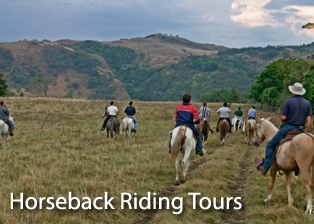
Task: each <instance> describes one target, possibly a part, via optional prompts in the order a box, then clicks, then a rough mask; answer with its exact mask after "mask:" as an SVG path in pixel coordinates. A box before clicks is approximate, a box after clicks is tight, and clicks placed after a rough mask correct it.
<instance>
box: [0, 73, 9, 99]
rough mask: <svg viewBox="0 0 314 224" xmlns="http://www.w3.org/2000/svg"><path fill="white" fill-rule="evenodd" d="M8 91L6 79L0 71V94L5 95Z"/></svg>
mask: <svg viewBox="0 0 314 224" xmlns="http://www.w3.org/2000/svg"><path fill="white" fill-rule="evenodd" d="M7 92H8V85H7V81H6V79H5V78H4V75H3V74H2V73H1V72H0V96H4V95H6V94H7Z"/></svg>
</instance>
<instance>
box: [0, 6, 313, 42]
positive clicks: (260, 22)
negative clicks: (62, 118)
mask: <svg viewBox="0 0 314 224" xmlns="http://www.w3.org/2000/svg"><path fill="white" fill-rule="evenodd" d="M308 22H314V0H0V42H14V41H19V40H24V39H26V40H33V39H36V40H44V39H46V40H50V41H56V40H60V39H71V40H96V41H114V40H120V39H131V38H137V37H146V36H148V35H151V34H156V33H162V34H167V35H173V36H175V35H178V36H180V37H182V38H185V39H188V40H190V41H194V42H197V43H204V44H215V45H222V46H226V47H233V48H242V47H265V46H267V45H272V46H277V45H302V44H309V43H312V42H314V29H311V30H308V29H301V27H302V25H304V24H306V23H308Z"/></svg>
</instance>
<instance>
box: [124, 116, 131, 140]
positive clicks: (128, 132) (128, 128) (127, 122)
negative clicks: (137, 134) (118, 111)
mask: <svg viewBox="0 0 314 224" xmlns="http://www.w3.org/2000/svg"><path fill="white" fill-rule="evenodd" d="M122 124H123V125H122V132H124V138H125V137H126V136H128V137H129V138H131V137H132V130H133V129H134V121H133V119H132V118H131V117H125V118H124V119H123V121H122Z"/></svg>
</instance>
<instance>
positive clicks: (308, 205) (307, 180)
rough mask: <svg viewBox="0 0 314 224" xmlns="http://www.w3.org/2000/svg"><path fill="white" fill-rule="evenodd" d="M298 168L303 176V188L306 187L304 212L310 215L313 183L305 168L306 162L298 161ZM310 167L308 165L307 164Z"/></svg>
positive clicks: (308, 171)
mask: <svg viewBox="0 0 314 224" xmlns="http://www.w3.org/2000/svg"><path fill="white" fill-rule="evenodd" d="M298 165H299V169H300V172H301V175H302V178H303V181H304V183H305V189H306V210H305V214H308V215H310V214H311V213H312V188H313V184H312V182H311V179H310V170H309V169H306V166H307V165H306V164H304V163H303V164H302V163H298ZM309 167H310V165H309Z"/></svg>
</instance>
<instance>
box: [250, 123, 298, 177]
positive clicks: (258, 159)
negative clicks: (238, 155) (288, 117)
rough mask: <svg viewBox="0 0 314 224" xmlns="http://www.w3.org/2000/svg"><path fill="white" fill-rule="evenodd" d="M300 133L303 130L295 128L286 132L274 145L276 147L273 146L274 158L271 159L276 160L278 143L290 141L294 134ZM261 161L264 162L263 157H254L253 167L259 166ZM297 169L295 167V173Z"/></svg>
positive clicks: (261, 163)
mask: <svg viewBox="0 0 314 224" xmlns="http://www.w3.org/2000/svg"><path fill="white" fill-rule="evenodd" d="M301 133H303V132H302V131H300V130H297V129H295V130H291V131H289V132H288V133H287V134H286V136H285V138H283V139H282V140H281V141H280V142H279V143H278V144H277V146H276V148H275V152H274V159H273V160H274V161H276V154H277V151H278V148H279V146H280V145H282V144H283V143H285V142H288V141H291V140H292V138H293V137H294V136H296V135H298V134H301ZM263 163H264V159H263V158H256V159H255V164H254V167H255V168H257V167H259V166H260V165H263ZM298 171H299V168H297V170H296V171H295V173H297V172H298ZM296 176H297V175H296Z"/></svg>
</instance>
